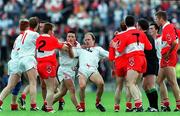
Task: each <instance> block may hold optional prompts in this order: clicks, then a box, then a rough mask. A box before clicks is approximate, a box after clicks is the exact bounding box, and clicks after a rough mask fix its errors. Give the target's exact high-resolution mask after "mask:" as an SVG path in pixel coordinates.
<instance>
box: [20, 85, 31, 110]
mask: <svg viewBox="0 0 180 116" xmlns="http://www.w3.org/2000/svg"><path fill="white" fill-rule="evenodd" d="M28 93H29V85H27V86H26V87H25V88H24V90H23V92H22V94H21V97H20V98H19V100H18V103H19V107H20V109H21V110H26V95H27V94H28Z"/></svg>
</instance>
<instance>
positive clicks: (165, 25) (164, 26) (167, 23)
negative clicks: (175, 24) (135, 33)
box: [162, 21, 170, 29]
mask: <svg viewBox="0 0 180 116" xmlns="http://www.w3.org/2000/svg"><path fill="white" fill-rule="evenodd" d="M168 24H170V23H169V21H167V22H166V23H165V24H164V25H163V27H162V28H163V29H164V28H165V27H166V26H167V25H168Z"/></svg>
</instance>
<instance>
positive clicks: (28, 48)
mask: <svg viewBox="0 0 180 116" xmlns="http://www.w3.org/2000/svg"><path fill="white" fill-rule="evenodd" d="M38 37H39V34H38V33H37V32H35V31H33V30H30V29H29V30H26V31H25V32H24V34H23V37H22V39H21V42H20V50H19V58H21V57H25V56H35V48H36V39H37V38H38Z"/></svg>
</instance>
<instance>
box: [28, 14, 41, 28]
mask: <svg viewBox="0 0 180 116" xmlns="http://www.w3.org/2000/svg"><path fill="white" fill-rule="evenodd" d="M29 27H30V28H31V29H34V30H35V31H37V30H38V27H39V19H38V18H37V17H31V18H30V19H29Z"/></svg>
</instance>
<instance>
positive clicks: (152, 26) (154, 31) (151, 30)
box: [149, 23, 159, 35]
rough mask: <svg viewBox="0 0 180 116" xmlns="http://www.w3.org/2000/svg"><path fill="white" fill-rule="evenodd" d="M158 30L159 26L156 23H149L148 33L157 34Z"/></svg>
mask: <svg viewBox="0 0 180 116" xmlns="http://www.w3.org/2000/svg"><path fill="white" fill-rule="evenodd" d="M158 31H159V26H158V25H157V24H156V23H151V24H150V25H149V33H150V35H157V33H158Z"/></svg>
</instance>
